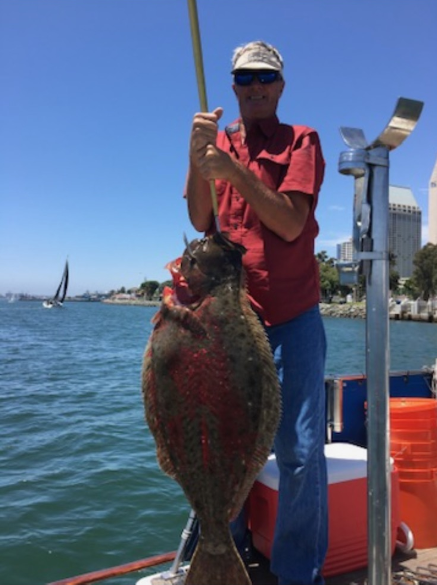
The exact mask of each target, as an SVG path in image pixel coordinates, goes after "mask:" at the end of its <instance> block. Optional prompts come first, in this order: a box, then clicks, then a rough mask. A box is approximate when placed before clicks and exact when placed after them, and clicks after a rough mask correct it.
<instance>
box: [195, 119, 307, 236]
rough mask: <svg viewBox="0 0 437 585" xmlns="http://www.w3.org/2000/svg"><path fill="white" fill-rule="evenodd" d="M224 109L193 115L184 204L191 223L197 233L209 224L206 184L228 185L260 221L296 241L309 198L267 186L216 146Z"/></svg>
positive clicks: (208, 202) (304, 217)
mask: <svg viewBox="0 0 437 585" xmlns="http://www.w3.org/2000/svg"><path fill="white" fill-rule="evenodd" d="M222 113H223V110H222V109H221V108H217V109H216V110H214V112H212V113H202V114H196V115H195V117H194V121H193V127H192V132H191V140H190V167H189V172H188V179H187V201H188V211H189V215H190V220H191V222H192V224H193V226H194V227H195V228H196V229H197V230H199V231H205V230H207V229H208V228H209V227H210V225H211V221H212V201H211V193H210V187H209V181H210V180H213V179H222V180H224V181H228V182H230V183H231V184H232V185H233V186H234V187H235V188H236V189H237V191H238V192H239V193H240V194H241V196H242V197H244V199H245V200H246V201H247V202H248V203H249V205H250V206H251V207H252V209H253V210H254V211H255V213H256V214H257V215H258V217H259V219H260V221H262V223H264V225H266V226H267V227H268V228H269V229H270V230H272V231H273V232H274V233H275V234H276V235H278V236H279V237H280V238H282V239H284V240H285V241H287V242H291V241H292V240H295V239H296V238H297V237H298V236H299V235H300V234H301V232H302V230H303V228H304V226H305V222H306V220H307V217H308V214H309V211H310V208H311V204H312V197H311V195H308V194H306V193H301V192H299V191H289V192H285V193H280V192H277V191H274V190H273V189H270V188H269V187H267V186H266V185H265V184H264V183H263V182H262V181H261V180H260V179H259V178H258V177H257V176H256V175H255V174H254V173H253V172H252V171H251V170H249V169H247V168H246V167H245V166H244V165H242V164H241V163H240V162H239V161H238V160H236V159H234V158H233V157H231V156H230V155H229V154H228V153H227V152H224V151H223V150H220V149H219V148H217V147H216V146H215V143H216V139H217V131H218V127H217V122H218V120H219V119H220V117H221V115H222Z"/></svg>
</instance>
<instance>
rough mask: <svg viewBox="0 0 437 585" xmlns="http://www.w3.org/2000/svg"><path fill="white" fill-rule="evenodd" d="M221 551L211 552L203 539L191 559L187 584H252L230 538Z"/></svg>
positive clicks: (221, 547)
mask: <svg viewBox="0 0 437 585" xmlns="http://www.w3.org/2000/svg"><path fill="white" fill-rule="evenodd" d="M220 549H221V550H220V551H219V552H217V550H215V551H213V552H211V548H210V547H207V546H206V545H205V543H204V542H202V540H201V539H200V540H199V543H198V545H197V548H196V550H195V552H194V555H193V558H192V560H191V565H190V569H189V571H188V573H187V577H186V580H185V585H251V584H252V581H251V580H250V577H249V575H248V573H247V571H246V567H245V566H244V563H243V561H242V559H241V557H240V555H239V554H238V551H237V549H236V548H235V545H234V542H233V540H231V539H230V541H229V544H227V545H226V546H224V545H221V546H220Z"/></svg>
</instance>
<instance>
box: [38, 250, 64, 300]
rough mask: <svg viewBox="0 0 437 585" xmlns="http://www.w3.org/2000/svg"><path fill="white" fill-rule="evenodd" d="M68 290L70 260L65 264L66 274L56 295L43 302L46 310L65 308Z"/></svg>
mask: <svg viewBox="0 0 437 585" xmlns="http://www.w3.org/2000/svg"><path fill="white" fill-rule="evenodd" d="M67 288H68V260H66V262H65V268H64V272H63V273H62V278H61V282H60V283H59V286H58V288H57V289H56V292H55V295H54V296H53V297H52V298H51V299H48V300H46V301H44V302H43V304H42V306H43V307H44V308H45V309H52V308H53V307H57V308H61V307H62V306H63V302H64V299H65V297H66V295H67Z"/></svg>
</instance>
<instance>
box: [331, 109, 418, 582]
mask: <svg viewBox="0 0 437 585" xmlns="http://www.w3.org/2000/svg"><path fill="white" fill-rule="evenodd" d="M422 108H423V102H420V101H416V100H410V99H406V98H399V99H398V101H397V103H396V107H395V110H394V112H393V115H392V117H391V118H390V121H389V122H388V124H387V125H386V127H385V128H384V130H383V131H382V132H381V133H380V135H379V136H378V137H377V138H376V139H375V140H374V141H373V142H371V143H370V144H369V143H368V142H367V140H366V138H365V135H364V132H363V131H362V130H361V129H359V128H341V129H340V132H341V136H342V138H343V140H344V142H345V143H346V145H347V146H348V147H349V148H348V150H346V151H344V152H342V153H341V154H340V160H339V165H338V170H339V172H340V173H342V174H344V175H351V176H352V177H353V178H354V205H353V229H352V234H353V236H352V241H353V255H352V262H350V263H340V264H339V274H340V282H342V283H344V284H349V283H350V282H352V283H354V284H356V283H357V282H358V274H360V273H361V274H364V275H365V277H366V375H367V405H368V409H367V413H368V421H367V422H368V426H367V429H368V435H367V436H368V445H367V446H368V457H367V486H368V508H367V509H368V558H369V573H368V583H369V585H389V584H391V469H390V442H389V433H390V428H389V410H388V404H389V400H388V398H389V370H390V365H389V355H390V348H389V320H388V293H389V246H388V243H389V238H388V219H389V212H388V207H389V199H388V194H389V153H390V151H392V150H394V149H395V148H397V147H398V146H400V145H401V144H402V142H403V141H404V140H405V139H406V138H407V137H408V136H409V135H410V134H411V132H412V131H413V129H414V127H415V126H416V123H417V121H418V120H419V117H420V114H421V112H422ZM342 278H343V281H342V280H341V279H342ZM347 280H349V281H350V282H346V281H347Z"/></svg>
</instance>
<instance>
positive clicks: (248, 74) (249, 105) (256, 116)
mask: <svg viewBox="0 0 437 585" xmlns="http://www.w3.org/2000/svg"><path fill="white" fill-rule="evenodd" d="M271 76H274V72H273V75H272V72H271V71H238V72H237V73H236V74H235V75H234V83H233V85H232V88H233V90H234V92H235V95H236V96H237V100H238V104H239V106H240V114H241V117H242V118H243V119H245V120H262V119H264V118H270V117H271V116H273V115H274V114H275V113H276V108H277V106H278V101H279V98H280V97H281V94H282V90H283V89H284V85H285V82H284V80H283V79H282V78H281V76H280V75H278V78H277V79H275V80H274V81H272V82H271V83H268V82H267V83H266V82H265V81H269V80H270V79H269V77H271ZM239 81H243V82H244V83H245V84H246V83H247V82H248V81H250V83H247V85H241V84H240V83H238V82H239ZM262 81H264V83H262Z"/></svg>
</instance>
